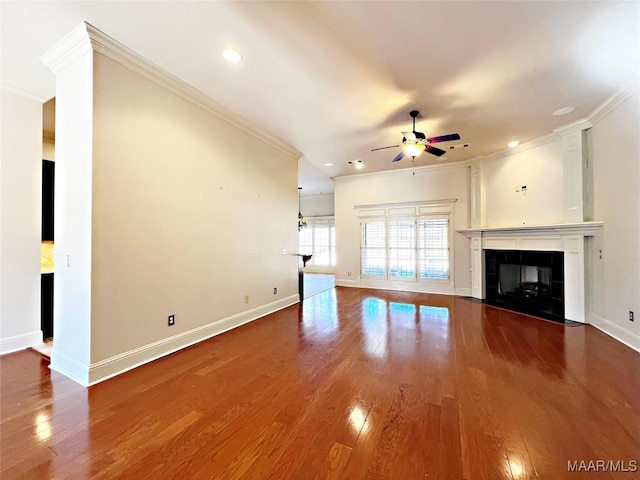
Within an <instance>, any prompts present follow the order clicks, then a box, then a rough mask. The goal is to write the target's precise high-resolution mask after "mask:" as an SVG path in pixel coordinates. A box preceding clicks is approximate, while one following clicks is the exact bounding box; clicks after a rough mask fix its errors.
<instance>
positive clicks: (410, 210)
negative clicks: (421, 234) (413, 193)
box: [355, 199, 456, 286]
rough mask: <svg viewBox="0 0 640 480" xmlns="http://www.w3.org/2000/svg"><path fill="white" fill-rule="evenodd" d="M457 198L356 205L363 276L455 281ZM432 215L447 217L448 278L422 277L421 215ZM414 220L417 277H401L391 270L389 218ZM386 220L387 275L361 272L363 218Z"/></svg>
mask: <svg viewBox="0 0 640 480" xmlns="http://www.w3.org/2000/svg"><path fill="white" fill-rule="evenodd" d="M455 202H456V199H451V200H439V201H432V202H410V203H399V204H381V205H356V206H355V209H356V210H357V214H358V217H359V219H360V258H359V259H358V261H359V263H360V265H359V267H360V270H359V271H360V277H361V278H363V279H370V280H386V281H389V282H393V283H395V282H405V283H417V284H432V285H451V286H453V285H454V284H455V279H454V272H455V263H454V262H455V255H454V249H453V246H454V239H453V233H454V232H453V225H454V211H455V209H454V204H455ZM432 218H446V219H447V243H448V257H449V259H448V260H449V269H448V275H447V278H446V279H444V278H443V279H437V278H420V268H419V267H420V265H419V260H418V259H419V252H420V249H419V245H418V227H419V222H420V220H421V219H432ZM390 219H392V220H413V221H414V225H415V227H414V246H415V256H414V263H415V269H414V271H415V277H413V278H402V277H392V276H391V274H390V264H389V220H390ZM366 220H371V221H376V220H378V221H383V220H384V222H385V262H386V264H385V275H384V276H379V275H364V274H363V272H362V248H363V246H362V223H363V221H366Z"/></svg>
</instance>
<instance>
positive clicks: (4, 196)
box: [0, 90, 42, 353]
mask: <svg viewBox="0 0 640 480" xmlns="http://www.w3.org/2000/svg"><path fill="white" fill-rule="evenodd" d="M1 95H2V96H1V99H0V116H1V117H2V119H1V131H0V134H1V137H2V140H1V142H0V143H1V151H0V206H1V208H0V353H7V352H11V351H14V350H19V349H22V348H26V347H29V346H32V345H37V344H38V343H41V342H42V331H41V330H40V239H41V238H42V237H41V235H42V233H41V229H42V226H41V218H42V103H40V102H38V101H36V100H32V99H29V98H25V97H22V96H20V95H16V94H14V93H11V92H7V91H5V90H2V93H1Z"/></svg>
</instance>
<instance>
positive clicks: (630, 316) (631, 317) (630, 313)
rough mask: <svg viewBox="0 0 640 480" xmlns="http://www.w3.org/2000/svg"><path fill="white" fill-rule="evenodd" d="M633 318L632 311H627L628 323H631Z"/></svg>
mask: <svg viewBox="0 0 640 480" xmlns="http://www.w3.org/2000/svg"><path fill="white" fill-rule="evenodd" d="M633 317H634V315H633V310H629V321H630V322H633Z"/></svg>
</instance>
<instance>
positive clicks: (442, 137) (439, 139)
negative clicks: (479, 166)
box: [427, 133, 460, 143]
mask: <svg viewBox="0 0 640 480" xmlns="http://www.w3.org/2000/svg"><path fill="white" fill-rule="evenodd" d="M451 140H460V135H458V134H457V133H450V134H449V135H440V136H439V137H431V138H427V141H428V142H429V143H438V142H450V141H451Z"/></svg>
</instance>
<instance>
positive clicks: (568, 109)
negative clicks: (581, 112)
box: [551, 107, 576, 117]
mask: <svg viewBox="0 0 640 480" xmlns="http://www.w3.org/2000/svg"><path fill="white" fill-rule="evenodd" d="M575 109H576V107H562V108H559V109H558V110H556V111H555V112H553V113H552V114H551V115H553V116H554V117H559V116H561V115H568V114H569V113H571V112H573V111H574V110H575Z"/></svg>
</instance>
